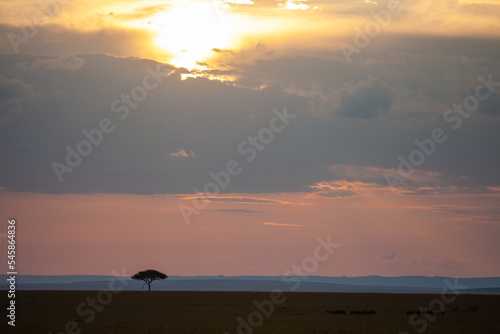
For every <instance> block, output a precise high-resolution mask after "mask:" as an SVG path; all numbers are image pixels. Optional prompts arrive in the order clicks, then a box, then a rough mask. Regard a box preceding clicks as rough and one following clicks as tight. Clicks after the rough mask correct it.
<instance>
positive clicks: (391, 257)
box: [382, 252, 398, 261]
mask: <svg viewBox="0 0 500 334" xmlns="http://www.w3.org/2000/svg"><path fill="white" fill-rule="evenodd" d="M396 255H398V253H396V252H394V253H392V254H389V255H384V256H382V259H384V260H391V261H392V260H394V259H395V258H396Z"/></svg>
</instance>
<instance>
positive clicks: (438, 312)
mask: <svg viewBox="0 0 500 334" xmlns="http://www.w3.org/2000/svg"><path fill="white" fill-rule="evenodd" d="M478 310H479V307H478V306H471V307H469V308H468V309H467V311H469V312H476V311H478ZM459 311H460V310H459V308H458V307H453V308H452V309H451V312H459ZM325 313H327V314H337V315H347V312H346V311H345V310H333V309H332V308H331V307H329V308H327V309H325ZM350 314H351V315H375V314H377V312H375V311H374V310H369V311H366V310H363V311H351V313H350ZM414 314H415V315H425V314H430V315H444V311H443V310H436V309H435V308H431V309H430V310H424V309H419V310H409V311H406V315H414Z"/></svg>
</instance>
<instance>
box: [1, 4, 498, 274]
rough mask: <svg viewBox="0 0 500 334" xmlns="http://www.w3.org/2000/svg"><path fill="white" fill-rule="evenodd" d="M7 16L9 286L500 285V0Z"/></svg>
mask: <svg viewBox="0 0 500 334" xmlns="http://www.w3.org/2000/svg"><path fill="white" fill-rule="evenodd" d="M0 8H1V9H2V10H1V11H0V36H2V37H1V38H0V212H1V215H2V224H1V226H2V227H1V229H0V242H1V245H0V247H1V248H2V251H6V246H7V239H6V235H7V234H6V233H7V221H8V219H12V218H15V220H16V224H17V230H16V231H17V234H16V238H17V243H16V247H17V249H16V255H17V258H16V260H17V266H18V272H19V273H20V274H37V275H68V274H89V275H92V274H99V275H109V274H111V273H112V271H113V270H118V271H119V272H123V271H125V272H127V273H128V274H130V275H133V274H134V273H135V272H137V271H139V270H144V269H148V268H153V269H156V270H159V271H162V272H164V273H166V274H168V275H173V276H178V275H277V276H279V275H283V274H284V273H286V272H290V268H292V267H293V266H303V265H304V264H306V263H307V261H308V259H310V258H311V257H313V258H314V256H315V249H316V248H317V247H318V243H319V241H318V238H321V239H322V240H327V239H328V240H331V241H332V242H334V243H336V244H338V247H337V248H335V251H334V252H333V253H332V254H330V255H329V256H328V259H327V260H325V261H318V260H317V259H316V260H317V262H318V266H317V268H316V267H315V268H314V270H311V271H309V272H307V273H308V274H311V275H321V276H344V275H345V276H362V275H382V276H402V275H426V276H452V277H485V276H500V264H499V262H498V254H499V253H500V243H499V242H498V240H499V239H500V175H499V173H498V171H499V167H500V144H499V143H500V131H499V129H500V21H499V20H498V17H500V1H472V0H470V1H452V0H444V1H439V2H435V1H427V0H413V1H409V0H401V1H395V0H391V1H371V0H366V1H362V0H339V1H333V0H319V1H312V0H303V1H298V0H296V1H294V0H287V1H257V0H256V1H252V0H214V1H187V0H175V1H155V0H151V1H124V0H101V1H88V0H87V1H81V0H75V1H70V0H65V1H63V0H61V1H55V0H54V1H42V2H39V1H34V0H22V1H15V0H6V1H2V3H1V4H0ZM319 244H321V243H319Z"/></svg>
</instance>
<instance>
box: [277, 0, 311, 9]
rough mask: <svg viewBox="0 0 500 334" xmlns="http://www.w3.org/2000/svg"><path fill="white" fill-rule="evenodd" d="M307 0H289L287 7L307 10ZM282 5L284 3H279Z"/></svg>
mask: <svg viewBox="0 0 500 334" xmlns="http://www.w3.org/2000/svg"><path fill="white" fill-rule="evenodd" d="M305 1H306V0H287V1H286V3H285V9H300V10H306V9H308V8H309V5H306V4H305V3H303V2H305ZM279 5H280V6H282V4H281V3H280V4H279Z"/></svg>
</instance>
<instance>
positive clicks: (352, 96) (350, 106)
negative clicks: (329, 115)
mask: <svg viewBox="0 0 500 334" xmlns="http://www.w3.org/2000/svg"><path fill="white" fill-rule="evenodd" d="M338 94H339V97H338V106H334V108H333V111H334V112H335V113H337V114H338V115H340V116H344V117H349V118H362V119H370V118H376V117H378V116H380V115H381V114H383V113H384V112H386V111H387V110H388V109H389V107H390V106H391V105H392V98H393V97H394V92H393V90H392V89H391V88H390V87H389V85H387V84H386V83H385V82H383V81H381V80H378V79H374V78H372V77H370V78H368V79H367V80H366V81H358V82H357V83H347V84H346V85H345V86H344V87H342V89H341V90H340V92H339V93H338Z"/></svg>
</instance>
